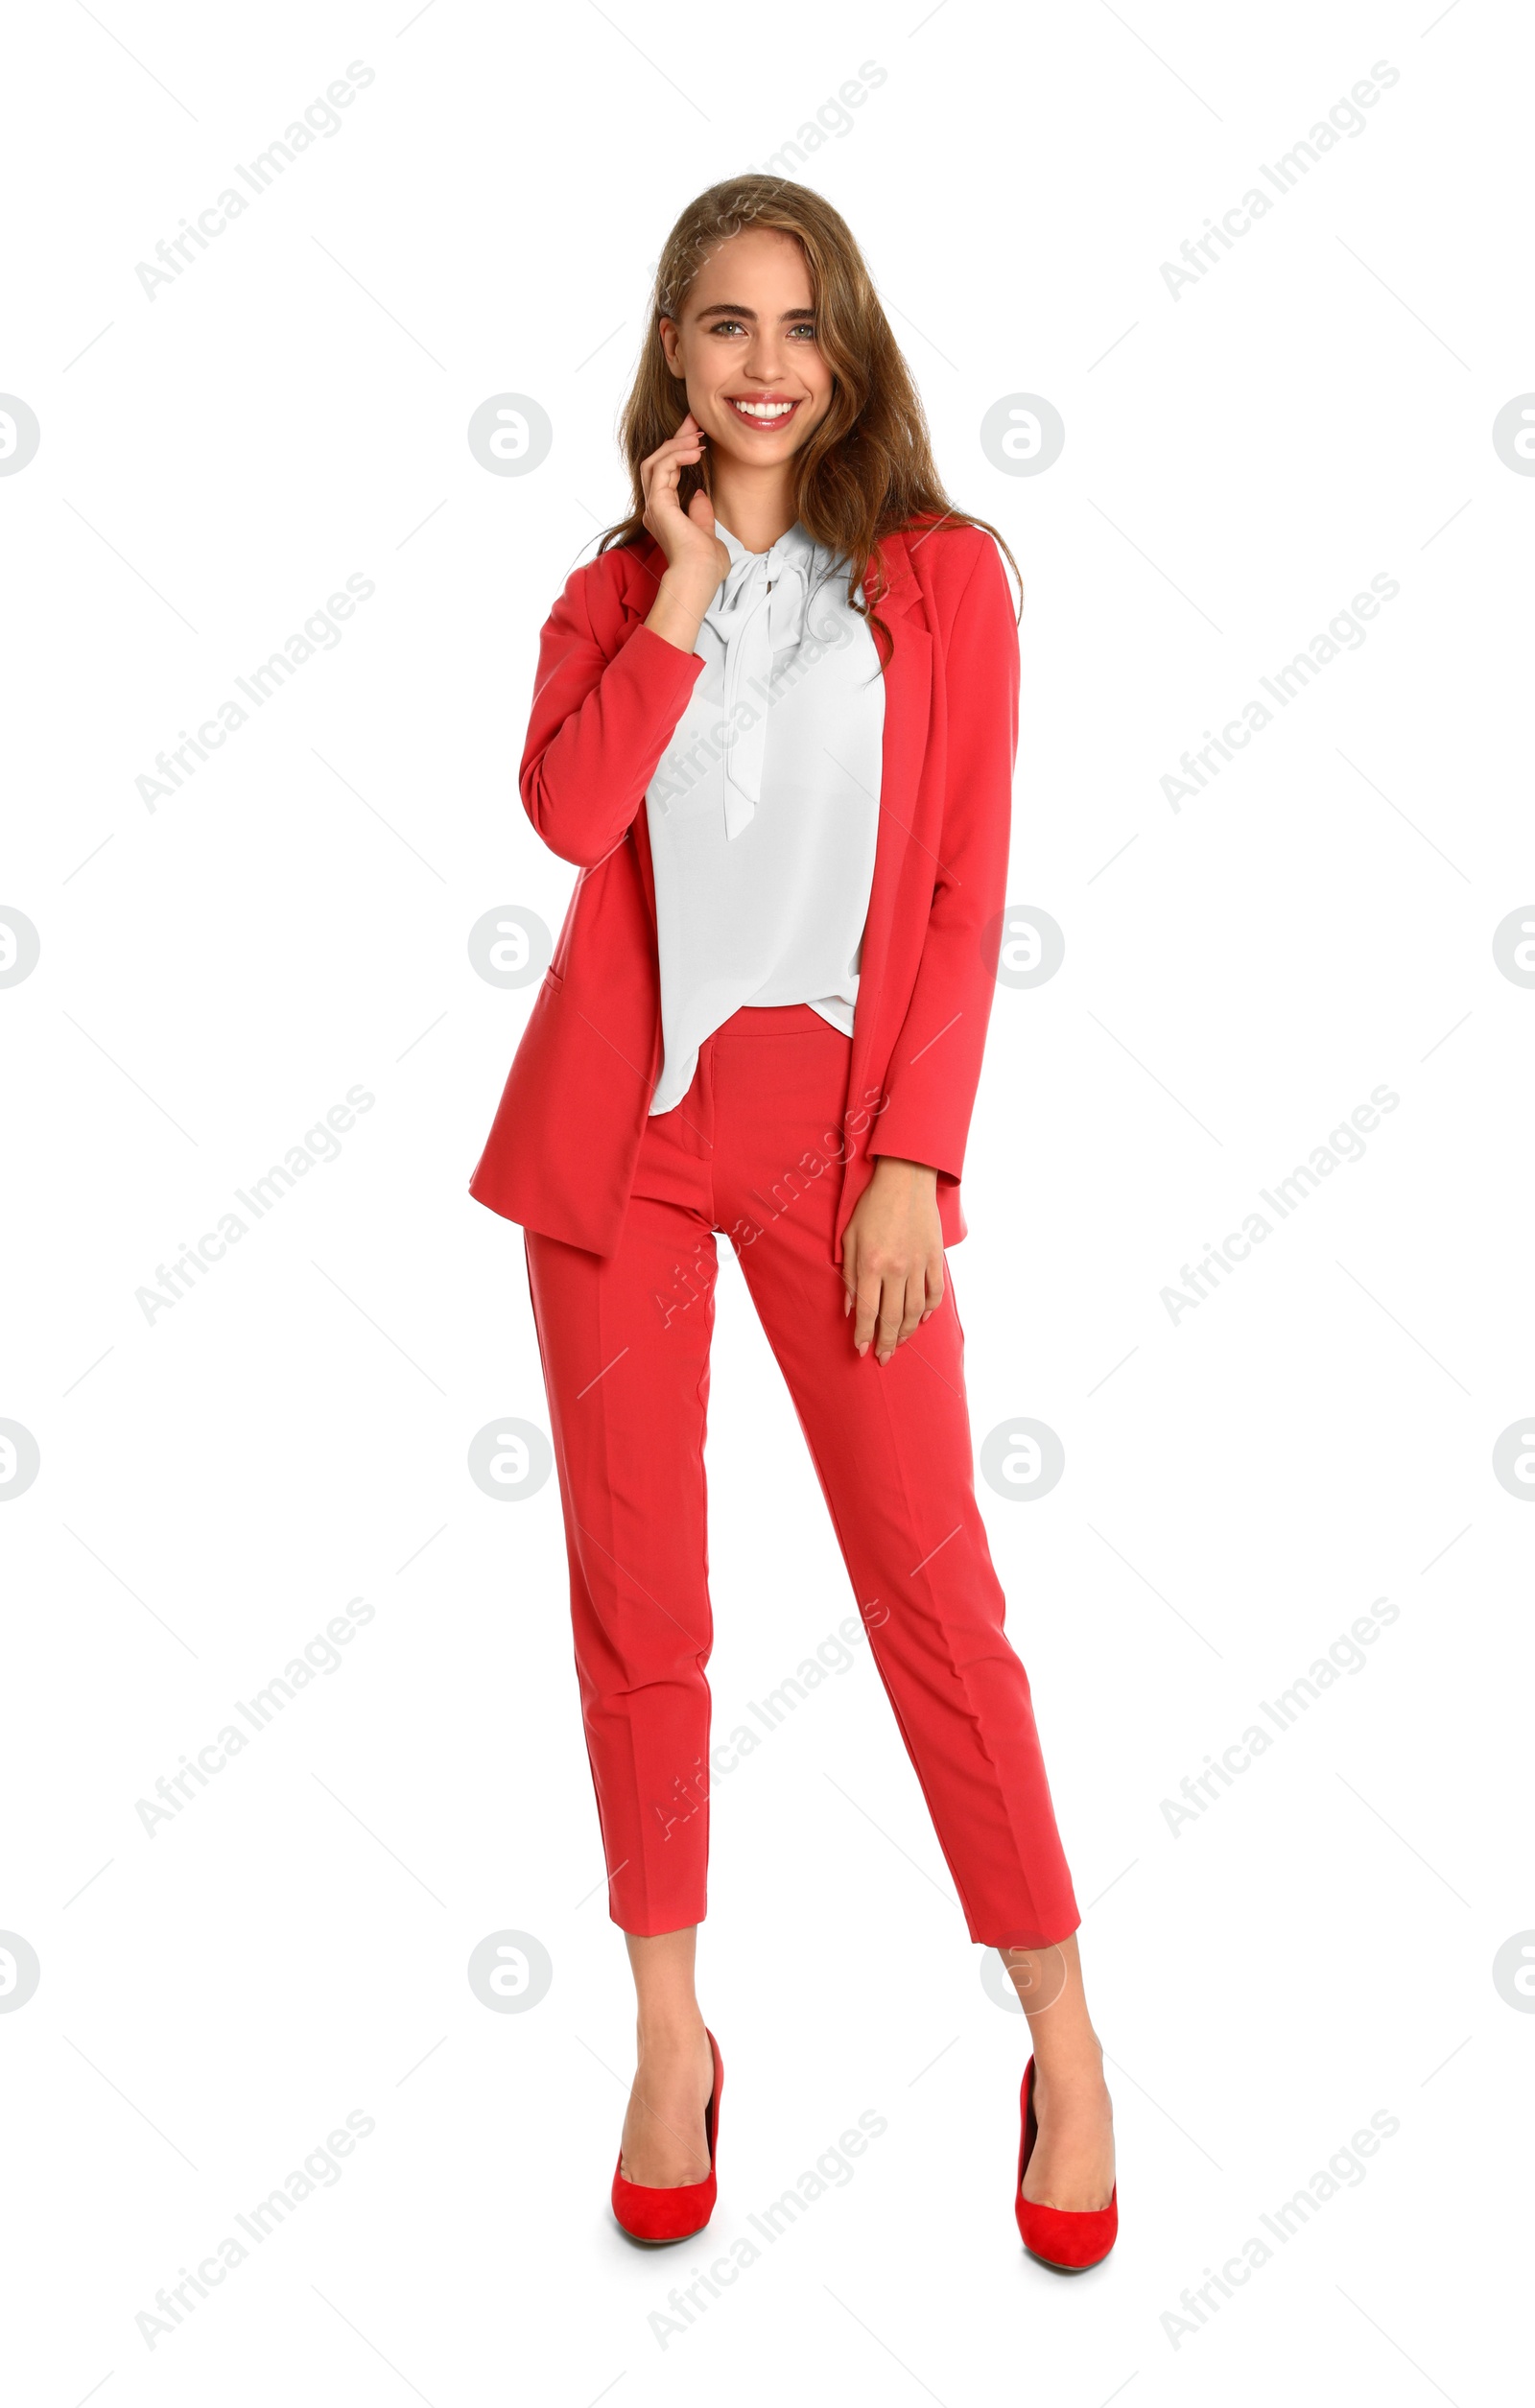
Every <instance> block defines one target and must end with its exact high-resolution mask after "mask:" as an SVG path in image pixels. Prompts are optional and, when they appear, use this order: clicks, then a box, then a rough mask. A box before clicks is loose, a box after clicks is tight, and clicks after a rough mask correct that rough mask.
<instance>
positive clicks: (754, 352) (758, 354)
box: [746, 325, 789, 386]
mask: <svg viewBox="0 0 1535 2408" xmlns="http://www.w3.org/2000/svg"><path fill="white" fill-rule="evenodd" d="M788 352H789V346H788V344H787V343H786V342H785V341H784V337H783V334H782V333H781V331H780V330H779V329H778V328H777V327H776V326H761V325H760V326H758V328H757V329H756V332H755V333H754V334H753V336H752V339H751V343H750V346H749V348H748V350H747V353H746V374H747V376H748V378H749V379H750V381H751V383H752V384H754V385H768V386H771V385H776V384H779V383H781V382H782V381H783V379H784V377H785V376H786V375H787V374H788V372H789V358H788Z"/></svg>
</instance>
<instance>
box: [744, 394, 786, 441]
mask: <svg viewBox="0 0 1535 2408" xmlns="http://www.w3.org/2000/svg"><path fill="white" fill-rule="evenodd" d="M726 400H727V402H728V404H729V408H730V411H731V413H732V415H733V416H735V417H737V418H739V419H740V420H741V423H742V425H743V426H749V427H755V428H756V430H757V432H758V434H759V435H775V434H776V433H777V432H778V429H779V428H780V427H785V426H787V425H788V424H789V422H790V420H791V417H792V416H793V414H794V413H795V411H796V410H797V409H798V408H799V404H798V402H797V401H784V400H768V401H743V400H738V399H737V398H736V396H735V395H734V394H733V393H732V394H727V395H726Z"/></svg>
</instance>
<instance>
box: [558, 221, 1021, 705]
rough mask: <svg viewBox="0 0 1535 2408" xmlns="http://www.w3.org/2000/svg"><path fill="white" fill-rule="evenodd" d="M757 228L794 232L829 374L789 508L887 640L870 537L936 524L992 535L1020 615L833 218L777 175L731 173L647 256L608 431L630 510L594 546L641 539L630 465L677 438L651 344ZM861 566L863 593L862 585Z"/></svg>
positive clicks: (686, 487) (676, 403)
mask: <svg viewBox="0 0 1535 2408" xmlns="http://www.w3.org/2000/svg"><path fill="white" fill-rule="evenodd" d="M755 225H762V226H770V227H772V228H773V229H774V230H775V231H777V232H780V233H784V234H791V235H793V236H794V238H795V239H796V241H797V242H798V243H799V244H800V247H801V248H802V249H803V251H804V253H805V260H806V264H807V266H808V268H809V270H810V279H811V298H812V302H813V305H814V307H815V341H816V344H817V347H818V348H819V350H820V353H821V356H822V358H823V359H824V360H825V361H826V363H827V365H828V366H829V367H830V368H831V370H832V399H831V406H830V408H829V409H828V411H827V413H826V415H825V417H824V418H823V419H822V420H821V422H820V424H819V425H818V426H817V427H816V428H815V430H814V432H813V433H812V435H811V437H810V439H809V441H808V442H807V443H805V444H804V446H803V447H802V448H801V449H800V450H799V451H798V452H796V453H795V454H794V458H793V477H794V485H793V491H794V503H795V514H796V516H797V518H798V520H799V522H800V524H801V525H802V526H803V527H804V529H805V530H806V531H807V533H809V534H811V535H813V536H814V537H815V540H816V542H817V543H820V544H824V545H826V546H827V547H828V549H829V550H830V551H831V552H832V553H833V554H834V555H835V556H836V557H837V558H838V559H839V560H844V559H845V560H846V561H847V562H848V564H849V566H848V590H847V599H848V602H849V604H850V606H851V607H852V608H853V609H854V610H856V611H858V612H859V614H860V616H861V617H862V618H865V619H867V620H868V621H869V624H870V626H871V627H874V628H877V629H878V631H879V633H880V635H882V636H883V637H884V638H885V640H886V645H888V643H889V640H890V637H889V629H888V628H887V627H886V626H885V625H884V623H883V621H882V620H881V619H880V618H879V617H878V615H877V608H876V605H877V604H878V602H879V600H880V597H881V594H882V593H883V592H884V591H885V590H886V584H885V574H886V573H885V569H884V566H883V562H882V559H881V555H880V544H881V540H882V538H883V537H885V536H886V535H889V534H892V533H894V532H895V531H897V530H898V529H909V528H911V527H913V526H916V525H921V524H924V523H926V524H929V525H931V526H934V527H935V526H937V525H938V524H940V523H941V524H944V525H947V526H951V527H980V528H983V529H984V530H985V531H986V533H987V534H988V535H992V536H995V537H996V540H997V542H998V543H999V544H1000V545H1001V547H1002V550H1003V551H1004V553H1005V554H1006V556H1007V560H1008V564H1009V566H1010V567H1011V569H1012V573H1013V576H1014V577H1015V578H1017V580H1018V596H1019V611H1020V616H1021V615H1022V608H1023V578H1022V577H1021V576H1020V575H1019V570H1018V563H1017V561H1016V560H1015V559H1014V558H1013V555H1012V553H1011V551H1010V550H1009V549H1008V546H1007V543H1006V541H1005V539H1004V537H1003V536H1002V535H1000V534H998V532H997V530H996V528H995V527H993V526H992V525H991V524H990V522H989V521H988V520H986V519H983V518H973V517H972V516H971V515H970V513H969V511H967V510H961V509H958V508H956V506H955V504H954V503H953V502H951V501H950V499H949V496H948V494H947V493H946V492H945V491H944V489H943V485H942V483H941V482H940V480H939V476H938V471H937V468H936V467H935V465H934V463H933V445H932V441H931V438H930V437H929V434H928V422H927V419H926V417H925V416H924V415H923V410H922V403H921V400H920V398H919V397H918V393H917V389H916V384H915V381H914V379H913V377H912V374H911V371H910V369H909V367H908V366H907V364H906V361H905V359H904V358H903V356H902V353H901V347H900V345H899V343H898V342H896V340H895V337H894V335H893V334H892V333H891V331H890V324H889V320H888V319H887V318H886V315H885V312H884V310H883V309H882V307H881V306H880V300H879V296H878V295H877V294H876V292H875V290H874V284H873V280H872V278H871V277H870V275H869V271H868V269H867V268H866V266H865V265H864V262H863V255H862V251H861V250H860V249H859V247H858V245H857V243H856V242H855V241H854V239H853V236H852V233H851V232H850V230H849V228H848V226H847V224H846V222H845V220H844V219H842V218H841V217H839V216H838V212H837V211H836V210H835V209H834V208H833V207H832V205H831V202H830V201H825V200H823V199H822V197H821V195H820V194H819V193H817V192H812V191H811V190H810V189H809V187H808V186H807V185H804V184H791V183H786V182H785V181H784V180H783V179H782V178H781V177H776V176H732V177H728V178H727V179H726V181H725V182H724V183H721V184H712V185H711V186H710V188H709V190H708V191H707V192H705V193H700V194H699V196H698V198H697V201H691V202H690V203H689V205H688V207H687V208H686V209H684V210H683V212H682V215H681V216H680V217H679V218H678V220H677V222H676V224H675V225H674V226H673V228H672V231H671V233H670V234H669V235H668V237H667V240H666V246H665V248H664V249H663V250H662V253H661V256H660V259H659V260H658V262H657V263H656V271H655V288H654V292H653V294H652V295H651V301H650V322H649V334H648V336H647V339H646V342H645V344H644V347H643V349H642V351H641V355H640V361H639V366H638V367H637V369H636V371H635V377H634V384H633V387H632V389H631V390H630V392H629V397H628V400H627V402H626V405H625V409H624V415H623V418H622V420H621V422H620V429H619V439H620V441H621V443H622V445H623V447H624V452H625V455H626V458H627V460H628V464H629V481H630V484H631V487H632V493H633V507H632V508H631V509H630V511H629V514H628V516H627V517H626V518H625V519H621V520H620V521H619V522H618V524H617V525H616V526H613V527H609V528H607V529H606V530H605V531H604V532H603V534H602V540H601V542H600V544H599V546H598V549H599V551H600V552H605V551H607V549H608V548H609V546H610V545H614V544H632V543H635V542H637V541H639V539H640V538H641V536H642V535H643V534H644V532H645V527H644V512H645V492H644V487H643V485H642V484H641V482H640V463H641V461H642V460H648V459H649V456H650V454H651V453H652V452H653V451H656V450H657V449H658V448H659V447H660V445H661V444H663V443H664V442H666V441H667V439H668V437H671V436H673V435H675V433H676V431H677V429H678V427H679V426H680V425H681V424H682V421H683V418H684V417H685V416H686V414H687V408H688V403H687V394H686V390H685V389H684V386H683V384H682V381H681V379H680V378H678V377H674V376H673V374H672V371H671V369H670V368H669V367H668V366H667V363H666V354H665V352H664V351H663V350H662V348H661V337H660V324H661V320H662V319H663V318H671V319H676V318H679V317H680V315H681V312H682V306H683V303H684V302H685V300H686V298H687V295H688V294H689V292H690V291H691V289H692V287H693V284H694V281H695V279H696V278H697V274H698V271H699V270H700V269H701V268H702V266H703V263H704V261H705V259H706V258H707V257H708V256H709V253H710V252H711V251H712V250H713V249H714V248H716V247H717V246H718V245H719V244H720V243H725V242H728V241H729V240H730V238H731V236H732V235H735V234H740V233H742V232H744V229H745V228H746V227H748V226H755ZM703 490H705V484H704V474H703V468H702V465H701V463H700V464H699V465H698V466H697V467H685V468H684V469H683V470H682V473H681V478H680V482H679V485H678V495H677V498H678V500H679V502H680V504H681V506H682V508H683V509H686V508H687V507H688V504H689V503H690V502H691V501H692V499H693V496H694V495H695V494H696V493H698V492H701V491H703ZM871 571H872V572H873V576H872V583H873V589H874V590H873V591H872V593H870V592H869V590H868V583H867V582H866V580H868V579H869V573H870V572H871ZM887 658H888V653H887V652H886V659H887Z"/></svg>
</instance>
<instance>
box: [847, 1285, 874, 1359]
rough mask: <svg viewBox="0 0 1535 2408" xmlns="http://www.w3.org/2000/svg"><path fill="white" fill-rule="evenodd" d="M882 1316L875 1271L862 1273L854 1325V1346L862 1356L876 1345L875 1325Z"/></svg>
mask: <svg viewBox="0 0 1535 2408" xmlns="http://www.w3.org/2000/svg"><path fill="white" fill-rule="evenodd" d="M879 1314H880V1282H879V1279H878V1276H877V1275H876V1273H874V1272H873V1271H864V1272H862V1273H861V1274H860V1276H859V1283H858V1314H857V1318H856V1319H855V1321H854V1323H853V1345H854V1349H855V1351H856V1352H857V1353H858V1354H860V1355H866V1354H867V1353H868V1351H869V1348H870V1347H871V1346H872V1344H873V1343H874V1332H875V1325H876V1323H877V1322H878V1320H879Z"/></svg>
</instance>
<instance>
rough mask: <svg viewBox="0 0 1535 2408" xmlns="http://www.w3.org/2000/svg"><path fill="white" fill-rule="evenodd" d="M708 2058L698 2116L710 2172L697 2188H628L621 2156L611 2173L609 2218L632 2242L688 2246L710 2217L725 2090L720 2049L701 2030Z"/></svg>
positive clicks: (645, 2185)
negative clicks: (709, 2081) (705, 2098)
mask: <svg viewBox="0 0 1535 2408" xmlns="http://www.w3.org/2000/svg"><path fill="white" fill-rule="evenodd" d="M704 2029H705V2034H706V2036H707V2039H708V2042H709V2054H710V2056H711V2057H712V2058H713V2059H714V2089H712V2090H711V2091H710V2093H709V2104H708V2106H707V2107H706V2108H705V2109H704V2111H703V2136H704V2138H705V2140H706V2141H707V2143H708V2147H709V2171H708V2173H707V2175H706V2176H705V2178H704V2180H703V2181H702V2182H701V2183H678V2184H673V2186H672V2187H671V2188H670V2189H658V2188H657V2187H656V2186H655V2185H654V2184H650V2183H630V2182H627V2181H626V2179H625V2175H624V2152H623V2150H622V2149H620V2151H619V2155H618V2163H617V2165H616V2166H615V2167H614V2169H613V2213H614V2215H615V2216H616V2217H617V2218H618V2221H619V2223H620V2224H621V2225H622V2226H623V2228H624V2231H626V2233H627V2234H628V2236H629V2238H630V2240H631V2241H691V2240H692V2238H693V2236H694V2234H695V2232H701V2231H703V2228H704V2226H705V2225H706V2224H707V2223H708V2221H709V2218H710V2217H711V2216H712V2215H713V2213H714V2203H715V2198H716V2195H717V2182H716V2167H717V2163H718V2158H719V2143H720V2091H721V2090H722V2089H724V2087H725V2068H724V2060H723V2058H722V2057H721V2056H720V2043H719V2042H718V2041H717V2040H716V2039H715V2036H714V2034H713V2033H712V2032H710V2031H709V2030H708V2026H707V2025H705V2027H704Z"/></svg>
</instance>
